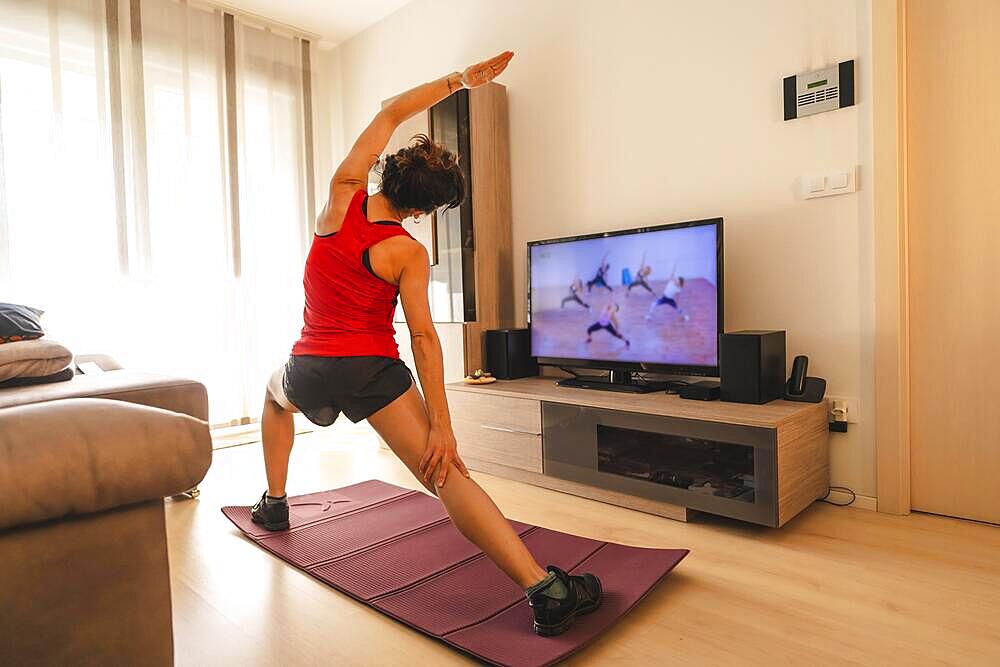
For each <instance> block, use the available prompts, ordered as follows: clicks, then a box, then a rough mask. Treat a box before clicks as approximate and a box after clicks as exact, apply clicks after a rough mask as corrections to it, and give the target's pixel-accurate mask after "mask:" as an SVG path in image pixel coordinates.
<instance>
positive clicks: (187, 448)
mask: <svg viewBox="0 0 1000 667" xmlns="http://www.w3.org/2000/svg"><path fill="white" fill-rule="evenodd" d="M211 461H212V439H211V436H210V435H209V431H208V425H207V424H206V423H205V422H203V421H201V420H198V419H195V418H193V417H189V416H187V415H181V414H177V413H174V412H168V411H166V410H160V409H158V408H151V407H146V406H142V405H135V404H132V403H125V402H122V401H113V400H106V399H93V398H74V399H67V400H59V401H49V402H45V403H36V404H32V405H22V406H17V407H12V408H6V409H3V410H0V489H3V490H4V494H3V496H4V502H3V504H2V506H0V530H2V529H4V528H9V527H12V526H19V525H24V524H30V523H36V522H39V521H45V520H47V519H57V518H60V517H65V516H70V515H79V514H89V513H91V512H99V511H101V510H106V509H111V508H113V507H119V506H122V505H129V504H132V503H137V502H142V501H146V500H152V499H156V498H163V497H164V496H169V495H173V494H176V493H180V492H182V491H185V490H187V489H189V488H191V487H193V486H195V485H196V484H198V482H200V481H201V480H202V478H203V477H204V476H205V473H206V472H207V471H208V467H209V465H210V464H211Z"/></svg>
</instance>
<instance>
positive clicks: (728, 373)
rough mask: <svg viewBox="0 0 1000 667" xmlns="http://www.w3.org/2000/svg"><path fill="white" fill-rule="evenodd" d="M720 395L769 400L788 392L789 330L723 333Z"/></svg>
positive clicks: (742, 400)
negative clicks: (787, 335)
mask: <svg viewBox="0 0 1000 667" xmlns="http://www.w3.org/2000/svg"><path fill="white" fill-rule="evenodd" d="M719 376H720V377H719V379H720V380H721V388H720V394H721V396H720V398H722V400H724V401H730V402H733V403H757V404H760V403H767V402H768V401H773V400H775V399H778V398H781V397H782V396H784V394H785V332H784V331H734V332H732V333H724V334H720V335H719Z"/></svg>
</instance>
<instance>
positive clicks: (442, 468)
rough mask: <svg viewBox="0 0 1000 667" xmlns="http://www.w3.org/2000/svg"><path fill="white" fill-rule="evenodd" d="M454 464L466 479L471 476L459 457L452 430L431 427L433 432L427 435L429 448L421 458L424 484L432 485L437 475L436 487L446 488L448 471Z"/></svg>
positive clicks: (421, 472) (421, 474)
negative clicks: (432, 479)
mask: <svg viewBox="0 0 1000 667" xmlns="http://www.w3.org/2000/svg"><path fill="white" fill-rule="evenodd" d="M452 463H454V464H455V467H456V468H458V470H459V472H461V473H462V474H463V475H465V476H466V477H468V476H469V471H468V469H467V468H466V467H465V463H463V462H462V459H460V458H459V456H458V443H456V442H455V434H454V433H452V431H451V429H450V428H447V429H444V428H441V427H435V426H431V431H430V433H429V434H428V435H427V448H426V449H425V450H424V455H423V456H422V457H421V458H420V468H419V469H420V476H421V478H422V479H423V481H424V482H427V483H430V482H431V478H432V477H434V475H435V474H436V475H437V481H436V482H434V485H435V486H438V487H441V486H444V482H445V479H446V478H447V477H448V469H449V468H450V467H451V464H452Z"/></svg>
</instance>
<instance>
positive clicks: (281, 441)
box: [260, 391, 295, 498]
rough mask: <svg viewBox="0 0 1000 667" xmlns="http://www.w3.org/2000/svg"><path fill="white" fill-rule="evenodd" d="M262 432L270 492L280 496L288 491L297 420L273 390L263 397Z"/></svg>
mask: <svg viewBox="0 0 1000 667" xmlns="http://www.w3.org/2000/svg"><path fill="white" fill-rule="evenodd" d="M260 435H261V439H262V440H263V442H264V468H265V469H266V471H267V495H269V496H271V497H272V498H280V497H281V496H283V495H285V482H286V481H287V480H288V458H289V457H290V456H291V454H292V445H293V444H294V442H295V422H294V420H293V417H292V413H291V412H289V411H288V410H286V409H285V408H283V407H281V405H280V404H279V403H278V402H277V401H276V400H275V399H274V397H273V396H271V392H270V391H268V392H267V395H266V396H265V397H264V412H263V414H262V415H261V418H260Z"/></svg>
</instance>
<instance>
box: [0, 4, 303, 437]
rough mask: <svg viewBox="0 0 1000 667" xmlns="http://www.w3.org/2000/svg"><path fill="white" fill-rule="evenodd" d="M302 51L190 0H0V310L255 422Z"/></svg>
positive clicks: (270, 339) (214, 410) (284, 263)
mask: <svg viewBox="0 0 1000 667" xmlns="http://www.w3.org/2000/svg"><path fill="white" fill-rule="evenodd" d="M303 47H305V48H303ZM227 48H228V49H229V51H228V53H229V58H227ZM308 48H309V46H308V43H307V42H304V41H303V40H302V39H300V38H298V37H294V36H289V35H282V34H280V33H278V32H274V31H273V30H272V29H269V28H266V27H262V26H257V25H252V24H250V23H248V22H244V21H243V20H242V19H241V18H240V17H235V18H234V17H232V16H229V15H227V14H225V12H224V11H223V10H220V9H218V8H215V7H212V6H202V5H197V4H194V3H189V2H187V1H186V0H131V1H129V0H118V1H117V2H116V1H115V0H107V6H106V5H105V2H104V1H103V0H50V1H49V2H47V3H45V2H38V1H30V0H0V301H16V302H22V303H28V304H31V305H34V306H37V307H40V308H43V309H44V310H46V316H45V325H46V328H47V330H48V331H49V334H50V335H51V336H52V337H53V338H57V339H59V340H61V341H63V342H65V343H66V344H67V345H68V346H70V347H71V349H73V350H74V351H76V352H78V353H79V352H90V351H102V352H108V353H110V354H112V355H113V356H115V357H118V358H119V359H120V360H121V361H122V362H123V363H124V364H125V365H126V366H128V367H132V368H141V369H144V370H152V371H158V372H162V373H169V374H178V375H185V376H188V377H193V378H196V379H198V380H201V381H202V382H204V383H205V384H206V386H207V387H208V393H209V401H210V410H211V421H212V422H213V423H215V424H221V423H235V422H239V421H246V420H247V419H249V418H256V416H257V415H259V411H260V407H261V399H262V397H263V392H264V389H263V387H264V383H265V382H266V379H267V376H268V374H269V373H270V371H271V370H273V368H274V367H276V366H277V365H278V364H279V363H282V362H283V360H284V359H285V358H286V357H287V354H288V352H289V350H290V347H291V344H292V342H293V341H294V339H295V336H296V335H297V333H298V329H299V327H301V318H302V287H301V278H302V266H303V262H304V257H305V250H306V248H307V243H308V240H309V230H310V228H311V225H310V223H311V221H310V220H309V219H308V211H307V205H306V175H305V174H306V170H307V169H308V168H309V167H308V166H307V165H306V163H305V153H304V150H305V149H304V146H305V144H306V134H305V127H304V117H303V116H304V113H305V109H306V108H307V107H306V101H305V99H304V90H308V88H304V86H303V60H304V55H303V54H305V57H306V58H307V57H308ZM236 193H238V196H236Z"/></svg>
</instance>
